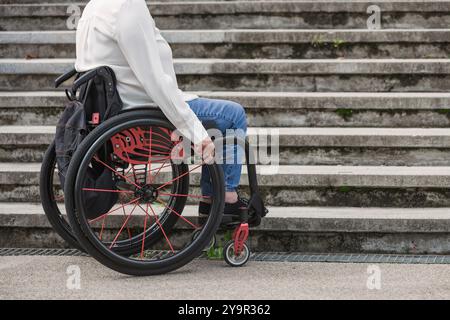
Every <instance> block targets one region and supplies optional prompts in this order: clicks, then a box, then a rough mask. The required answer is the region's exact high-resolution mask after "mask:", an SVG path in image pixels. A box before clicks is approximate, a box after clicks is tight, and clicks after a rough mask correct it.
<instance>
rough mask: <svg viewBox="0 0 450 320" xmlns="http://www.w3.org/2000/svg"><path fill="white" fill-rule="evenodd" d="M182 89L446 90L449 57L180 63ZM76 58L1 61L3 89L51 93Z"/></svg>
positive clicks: (177, 65) (0, 87) (177, 63)
mask: <svg viewBox="0 0 450 320" xmlns="http://www.w3.org/2000/svg"><path fill="white" fill-rule="evenodd" d="M174 64H175V70H176V72H177V75H178V82H179V84H180V87H181V88H182V89H184V90H190V91H198V90H203V91H205V90H207V91H223V90H226V91H228V90H232V91H308V92H316V91H319V92H323V91H334V92H340V91H355V90H357V91H361V92H380V91H391V92H393V91H397V92H398V91H407V92H413V91H414V92H427V91H433V92H446V91H448V88H449V87H450V61H449V60H448V59H312V60H308V59H303V60H300V59H175V62H174ZM72 67H73V60H72V59H32V60H25V59H1V60H0V90H16V91H23V90H48V89H50V88H52V87H53V81H54V78H55V76H57V75H59V74H61V73H63V72H65V71H67V70H69V69H71V68H72Z"/></svg>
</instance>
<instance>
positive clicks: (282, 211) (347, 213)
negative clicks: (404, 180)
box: [0, 202, 450, 220]
mask: <svg viewBox="0 0 450 320" xmlns="http://www.w3.org/2000/svg"><path fill="white" fill-rule="evenodd" d="M196 210H197V206H195V205H188V206H186V211H185V212H186V213H187V215H188V216H195V215H197V213H196ZM268 210H269V212H270V215H268V216H267V217H270V218H311V219H313V218H318V219H436V220H437V219H450V208H378V207H377V208H375V207H367V208H357V207H268ZM2 214H3V215H6V214H14V215H29V214H44V211H43V209H42V205H41V204H40V203H28V202H4V203H2V205H1V206H0V215H2ZM120 215H122V213H121V212H120Z"/></svg>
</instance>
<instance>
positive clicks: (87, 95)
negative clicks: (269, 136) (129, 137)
mask: <svg viewBox="0 0 450 320" xmlns="http://www.w3.org/2000/svg"><path fill="white" fill-rule="evenodd" d="M74 75H76V80H75V81H74V83H73V86H72V88H70V89H67V90H66V95H67V98H68V99H69V101H68V102H67V103H66V105H65V108H64V112H63V113H62V115H61V117H60V119H59V122H58V125H57V127H56V136H55V151H56V161H57V164H58V171H59V179H60V182H61V186H62V188H63V189H64V183H65V177H66V173H67V169H68V167H69V164H70V160H71V158H72V156H73V154H74V152H75V151H76V149H77V147H78V146H79V145H80V143H81V141H82V140H83V139H84V138H85V137H86V135H87V134H88V133H89V132H90V131H91V130H93V129H94V128H95V127H96V126H97V125H98V124H99V123H101V122H103V121H105V120H107V119H109V118H111V117H113V116H115V115H117V114H118V113H119V112H120V110H121V109H122V101H121V99H120V96H119V93H118V92H117V88H116V82H117V81H116V77H115V75H114V72H113V70H112V69H111V68H109V67H99V68H96V69H94V70H91V71H88V72H85V73H76V71H74V70H72V71H70V72H68V73H66V74H64V75H63V76H61V77H59V78H58V79H57V80H56V87H58V86H59V85H60V84H61V83H62V82H64V81H65V80H67V79H68V78H70V77H72V76H74ZM78 89H80V92H79V94H78V97H77V91H78ZM101 158H102V159H103V161H105V162H106V163H108V161H109V160H108V157H101ZM87 177H88V178H87V181H86V184H85V187H86V188H99V189H114V188H115V181H114V176H113V173H112V172H111V171H110V170H109V169H107V168H106V167H105V166H103V165H100V164H95V163H93V164H92V167H89V168H88V172H87ZM117 196H118V195H117V193H109V192H86V195H85V199H86V208H88V213H87V214H86V215H87V218H89V219H93V218H96V217H98V216H100V215H102V214H104V213H106V212H107V211H108V210H110V209H111V208H112V206H113V205H114V204H115V203H116V202H117Z"/></svg>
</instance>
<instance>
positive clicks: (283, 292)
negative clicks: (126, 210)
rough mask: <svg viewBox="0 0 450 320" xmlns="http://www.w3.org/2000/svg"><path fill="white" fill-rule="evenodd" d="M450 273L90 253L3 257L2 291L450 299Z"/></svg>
mask: <svg viewBox="0 0 450 320" xmlns="http://www.w3.org/2000/svg"><path fill="white" fill-rule="evenodd" d="M70 266H78V267H79V270H80V289H68V287H67V283H68V282H69V284H71V285H75V286H76V284H77V282H76V281H71V280H73V278H70V279H69V275H68V272H69V273H71V274H72V275H73V274H74V273H73V272H74V271H73V270H75V273H76V268H77V267H75V269H71V268H70ZM68 267H69V269H68ZM72 268H73V267H72ZM378 271H379V274H380V275H381V276H380V278H377V277H376V276H377V274H378ZM449 274H450V266H449V265H400V264H398V265H393V264H391V265H388V264H379V265H370V264H332V263H280V262H251V263H249V264H248V265H247V266H246V267H244V268H239V269H235V268H230V267H227V266H226V265H225V263H224V262H221V261H207V260H196V261H194V262H192V263H191V264H189V265H188V266H186V267H184V268H182V269H180V270H178V271H176V272H173V273H171V274H167V275H163V276H158V277H147V278H134V277H128V276H123V275H121V274H118V273H115V272H114V271H111V270H109V269H107V268H105V267H103V266H101V265H99V264H98V263H97V262H96V261H94V260H93V259H92V258H89V257H42V256H40V257H39V256H19V257H0V298H1V299H18V298H24V299H76V298H86V299H95V298H104V299H111V298H120V299H144V298H145V299H450V277H449ZM369 278H370V279H369ZM68 279H69V281H68ZM378 279H379V280H380V281H379V282H378ZM368 280H369V281H368ZM371 280H372V281H371ZM368 282H369V284H371V285H370V286H369V287H370V288H375V289H369V287H368V285H367V283H368ZM378 284H380V285H381V288H380V289H379V290H378V289H376V287H377V285H378Z"/></svg>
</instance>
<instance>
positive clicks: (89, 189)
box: [81, 188, 134, 193]
mask: <svg viewBox="0 0 450 320" xmlns="http://www.w3.org/2000/svg"><path fill="white" fill-rule="evenodd" d="M81 190H83V191H95V192H112V193H134V192H133V191H128V190H110V189H95V188H82V189H81Z"/></svg>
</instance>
